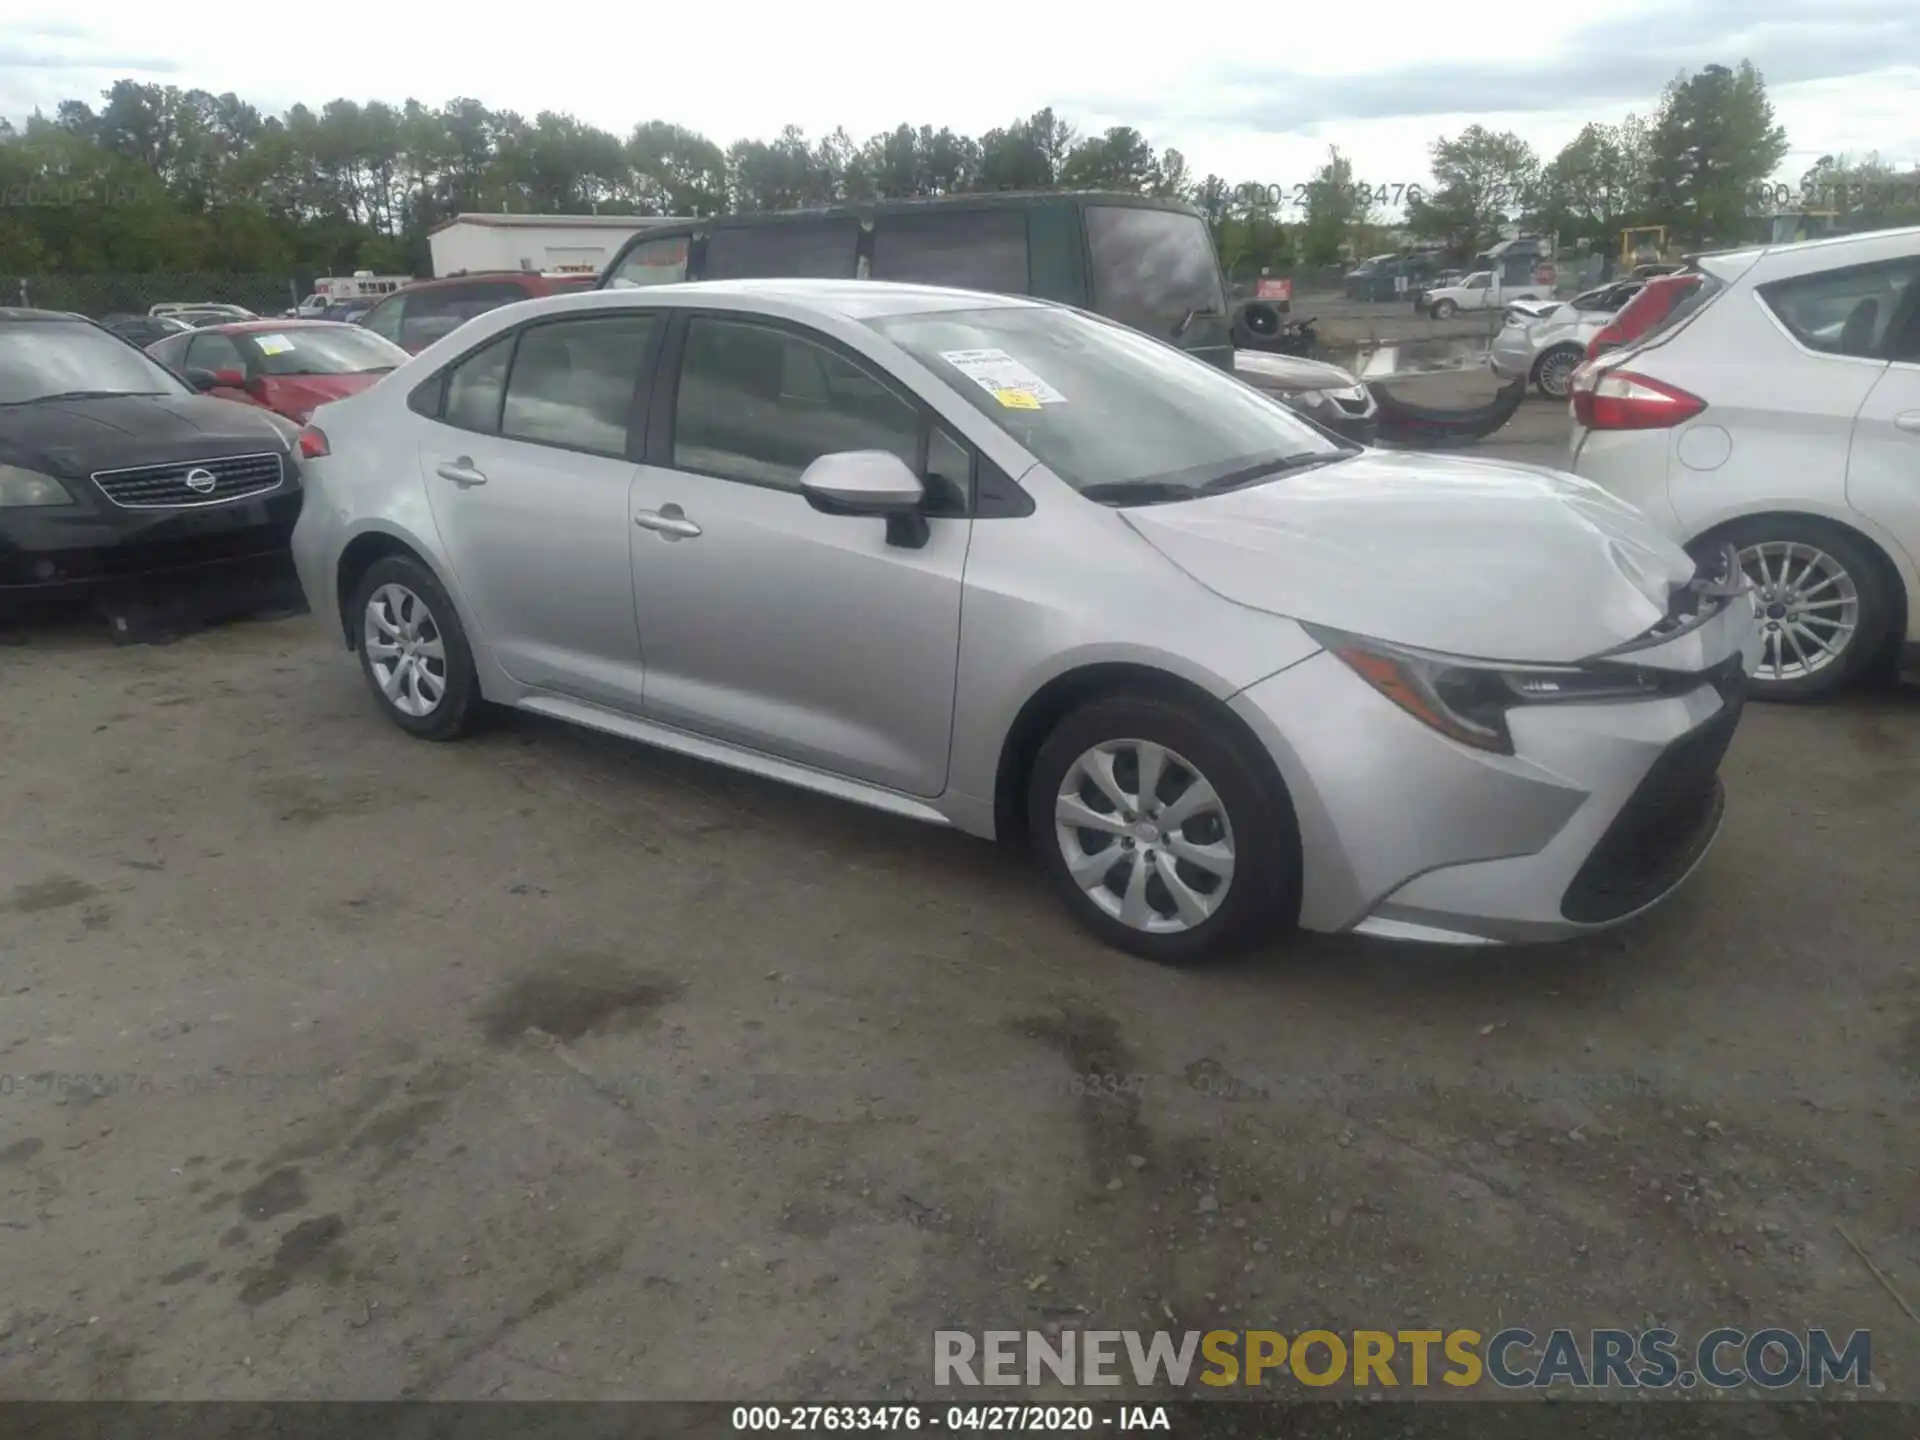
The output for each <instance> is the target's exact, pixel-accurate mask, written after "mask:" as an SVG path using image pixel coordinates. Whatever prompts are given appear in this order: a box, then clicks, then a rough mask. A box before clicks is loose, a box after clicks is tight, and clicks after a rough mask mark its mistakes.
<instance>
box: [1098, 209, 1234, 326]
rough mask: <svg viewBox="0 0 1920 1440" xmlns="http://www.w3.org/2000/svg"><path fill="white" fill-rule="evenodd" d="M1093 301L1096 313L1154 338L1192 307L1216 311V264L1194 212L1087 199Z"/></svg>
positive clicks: (1220, 307)
mask: <svg viewBox="0 0 1920 1440" xmlns="http://www.w3.org/2000/svg"><path fill="white" fill-rule="evenodd" d="M1086 214H1087V248H1088V251H1089V255H1090V258H1091V261H1092V274H1093V303H1094V308H1095V309H1097V310H1098V311H1099V312H1100V313H1101V314H1102V315H1105V316H1108V317H1109V318H1111V319H1114V320H1118V321H1119V322H1120V323H1121V324H1123V325H1131V326H1132V327H1133V328H1134V329H1136V330H1144V331H1145V332H1146V333H1147V334H1149V335H1153V336H1156V337H1160V338H1166V337H1170V336H1171V335H1172V334H1173V332H1174V331H1175V330H1176V329H1177V328H1178V327H1179V325H1180V323H1181V321H1183V320H1185V319H1186V317H1187V316H1188V314H1190V313H1191V312H1194V311H1199V312H1201V313H1203V314H1204V313H1212V314H1222V313H1224V312H1225V310H1226V301H1225V297H1224V296H1223V295H1222V293H1221V289H1220V266H1219V262H1218V261H1217V260H1216V259H1215V258H1214V254H1213V242H1212V240H1211V239H1210V238H1209V237H1208V235H1207V227H1206V225H1205V224H1204V223H1203V222H1202V221H1201V220H1200V217H1199V216H1197V215H1183V214H1181V213H1180V212H1178V211H1174V210H1149V209H1144V208H1136V207H1133V206H1120V205H1089V206H1088V207H1087V212H1086Z"/></svg>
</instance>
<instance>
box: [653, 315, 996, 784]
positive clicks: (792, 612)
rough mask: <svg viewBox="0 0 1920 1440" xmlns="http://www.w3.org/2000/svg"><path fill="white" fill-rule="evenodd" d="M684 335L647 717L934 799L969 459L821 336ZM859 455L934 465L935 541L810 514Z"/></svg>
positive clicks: (657, 569)
mask: <svg viewBox="0 0 1920 1440" xmlns="http://www.w3.org/2000/svg"><path fill="white" fill-rule="evenodd" d="M683 323H684V325H685V329H684V331H682V335H683V337H684V340H683V342H682V343H681V347H680V348H681V350H682V358H681V361H680V364H679V367H678V370H677V384H675V385H670V386H663V387H662V390H663V392H664V393H663V395H662V397H661V398H662V399H663V400H665V399H666V398H667V395H668V394H670V395H671V397H672V398H671V403H670V405H667V406H662V405H658V404H657V405H656V409H655V414H656V417H657V418H656V420H655V421H654V423H653V425H652V426H651V429H652V432H653V433H652V434H650V436H649V444H648V457H647V458H648V462H649V463H647V464H645V465H643V466H642V467H641V469H640V471H639V474H638V476H637V477H636V479H635V481H634V486H633V501H632V506H631V508H632V511H633V515H632V518H631V519H630V520H629V522H628V528H629V529H630V530H631V531H632V534H633V588H634V600H635V605H636V607H637V610H638V612H639V623H640V633H641V638H642V640H643V642H644V644H645V647H646V653H647V682H646V695H645V705H646V711H647V714H648V715H649V716H650V717H651V718H653V719H656V720H658V721H660V722H661V723H663V724H667V725H672V726H675V727H676V728H679V729H683V730H689V731H693V732H695V733H697V734H700V735H704V736H708V737H710V738H713V739H718V740H724V741H727V742H729V743H732V744H735V745H741V746H745V747H747V748H750V749H753V750H758V751H761V752H763V753H765V754H769V755H773V756H777V757H779V758H781V759H785V760H790V761H795V762H798V763H800V764H804V765H810V766H814V767H816V768H818V769H821V770H825V771H829V772H831V773H833V774H836V775H842V776H847V777H851V778H853V779H858V780H864V781H867V782H869V783H871V784H875V785H881V786H885V787H887V788H888V789H892V790H896V791H900V792H903V793H905V794H909V795H918V796H932V795H938V794H939V793H940V792H941V791H942V790H943V789H944V788H945V786H946V777H947V757H948V750H949V746H950V742H951V738H952V729H953V696H954V679H955V673H956V667H957V660H956V655H957V650H958V645H959V636H960V593H961V579H962V572H963V571H964V569H965V566H966V558H967V544H968V540H969V538H970V535H971V529H972V522H971V520H970V519H969V518H968V516H967V510H968V482H967V476H966V473H965V471H966V468H967V466H968V464H969V463H970V462H969V461H968V460H967V458H966V452H965V451H964V450H963V449H962V448H960V447H959V445H958V442H956V441H954V440H953V439H952V437H951V436H950V435H948V434H947V433H946V432H945V431H944V430H942V429H940V428H939V427H938V426H936V425H934V424H933V423H932V421H931V419H930V417H929V416H928V415H927V414H926V413H925V412H924V410H923V407H921V406H920V405H919V404H918V403H917V402H915V401H913V400H912V399H910V398H909V397H907V396H906V395H905V394H904V393H903V392H901V391H900V390H898V389H897V388H896V387H894V386H893V385H892V384H891V383H890V382H885V381H882V380H881V379H880V378H879V377H878V376H877V375H876V373H875V372H874V370H873V369H872V368H871V367H870V366H869V365H868V364H867V362H865V361H863V360H861V359H859V358H857V357H855V356H854V355H853V354H852V353H851V352H849V351H847V350H845V349H842V348H841V347H839V346H838V345H836V344H835V343H833V342H832V341H830V340H828V339H827V337H825V336H823V335H820V334H818V333H817V332H813V331H806V330H802V329H800V328H797V327H790V326H785V325H775V324H772V323H767V322H761V321H758V320H745V319H731V318H725V317H722V316H718V315H694V316H692V317H691V318H690V319H688V320H686V321H685V322H683ZM675 348H676V347H675V344H674V343H673V342H670V343H669V346H668V353H669V355H671V353H672V352H673V350H674V349H675ZM666 363H671V362H670V361H669V362H666ZM663 408H664V409H665V411H666V416H670V417H671V423H670V424H663V423H662V421H663V420H664V419H665V418H666V416H662V415H661V410H662V409H663ZM929 449H931V453H932V455H933V457H934V458H933V459H932V460H929V459H928V458H927V453H928V451H929ZM846 450H888V451H891V452H893V453H894V454H897V455H899V456H900V457H901V458H902V459H904V460H906V461H907V463H908V464H909V465H913V466H915V467H917V468H918V469H919V470H920V473H921V475H922V478H923V479H926V480H927V481H928V491H929V497H930V505H929V510H928V514H929V518H930V523H929V526H928V530H929V532H930V534H929V538H928V540H927V543H926V545H925V546H924V547H921V548H918V549H910V548H903V547H902V546H899V545H894V544H890V543H889V542H888V536H887V531H888V527H887V522H886V521H884V520H881V519H878V518H871V517H868V518H848V517H842V516H831V515H823V514H821V513H820V512H818V511H816V510H814V509H813V508H812V507H811V506H810V505H809V504H808V503H807V501H806V499H805V498H804V497H803V496H802V494H801V493H800V474H801V472H802V471H803V470H804V469H805V468H806V467H807V465H808V464H809V463H811V462H812V461H813V460H814V459H816V458H817V457H819V456H821V455H826V454H832V453H837V452H840V451H846Z"/></svg>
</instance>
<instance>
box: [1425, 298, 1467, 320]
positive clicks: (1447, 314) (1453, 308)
mask: <svg viewBox="0 0 1920 1440" xmlns="http://www.w3.org/2000/svg"><path fill="white" fill-rule="evenodd" d="M1459 309H1460V307H1459V306H1458V305H1456V304H1454V303H1453V301H1451V300H1436V301H1434V302H1433V304H1432V305H1430V306H1428V307H1427V314H1428V315H1430V316H1432V317H1433V318H1434V319H1435V320H1451V319H1452V318H1453V317H1454V315H1455V313H1456V312H1457V311H1458V310H1459Z"/></svg>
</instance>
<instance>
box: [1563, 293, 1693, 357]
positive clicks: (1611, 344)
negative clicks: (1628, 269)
mask: <svg viewBox="0 0 1920 1440" xmlns="http://www.w3.org/2000/svg"><path fill="white" fill-rule="evenodd" d="M1700 279H1701V277H1700V276H1699V275H1698V274H1685V273H1682V274H1678V275H1656V276H1654V277H1653V278H1652V279H1651V280H1649V281H1647V283H1646V284H1645V285H1643V286H1642V287H1641V288H1640V293H1639V294H1638V295H1636V296H1634V297H1633V299H1631V300H1629V301H1628V302H1627V303H1626V304H1625V305H1623V306H1621V307H1620V313H1619V314H1618V315H1616V316H1614V317H1613V319H1612V320H1610V321H1609V322H1608V323H1607V325H1606V328H1605V329H1603V330H1601V332H1600V333H1599V334H1598V335H1595V336H1594V337H1593V339H1591V340H1589V341H1588V342H1587V359H1589V360H1592V359H1594V358H1595V357H1597V356H1599V355H1601V354H1604V353H1605V352H1606V351H1608V350H1617V349H1619V348H1620V347H1621V346H1622V345H1631V344H1632V343H1633V342H1634V341H1636V340H1638V339H1640V338H1641V337H1642V336H1643V335H1645V334H1647V332H1648V331H1650V330H1652V329H1653V328H1654V327H1655V326H1657V325H1658V324H1660V322H1661V321H1663V320H1665V319H1666V318H1667V317H1668V316H1669V315H1671V314H1672V313H1673V312H1674V309H1675V307H1677V306H1678V305H1679V304H1680V302H1681V301H1682V300H1684V299H1686V298H1687V296H1689V295H1691V294H1692V293H1693V292H1694V291H1695V290H1698V289H1699V288H1700Z"/></svg>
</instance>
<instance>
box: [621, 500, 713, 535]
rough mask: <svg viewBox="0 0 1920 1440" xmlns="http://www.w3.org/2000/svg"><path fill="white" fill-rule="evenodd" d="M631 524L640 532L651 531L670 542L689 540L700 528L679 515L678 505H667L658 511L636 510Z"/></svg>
mask: <svg viewBox="0 0 1920 1440" xmlns="http://www.w3.org/2000/svg"><path fill="white" fill-rule="evenodd" d="M633 523H634V524H636V525H638V526H639V527H640V528H641V529H642V530H653V531H657V532H658V533H659V534H662V535H665V536H666V537H667V538H668V539H670V540H679V539H687V540H691V539H692V538H693V537H694V536H695V535H698V534H699V533H700V527H699V526H698V525H696V524H694V523H693V521H691V520H689V519H687V517H686V516H685V515H684V514H682V513H681V510H680V507H679V506H678V505H668V506H666V507H664V508H663V509H659V510H636V511H634V514H633Z"/></svg>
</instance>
